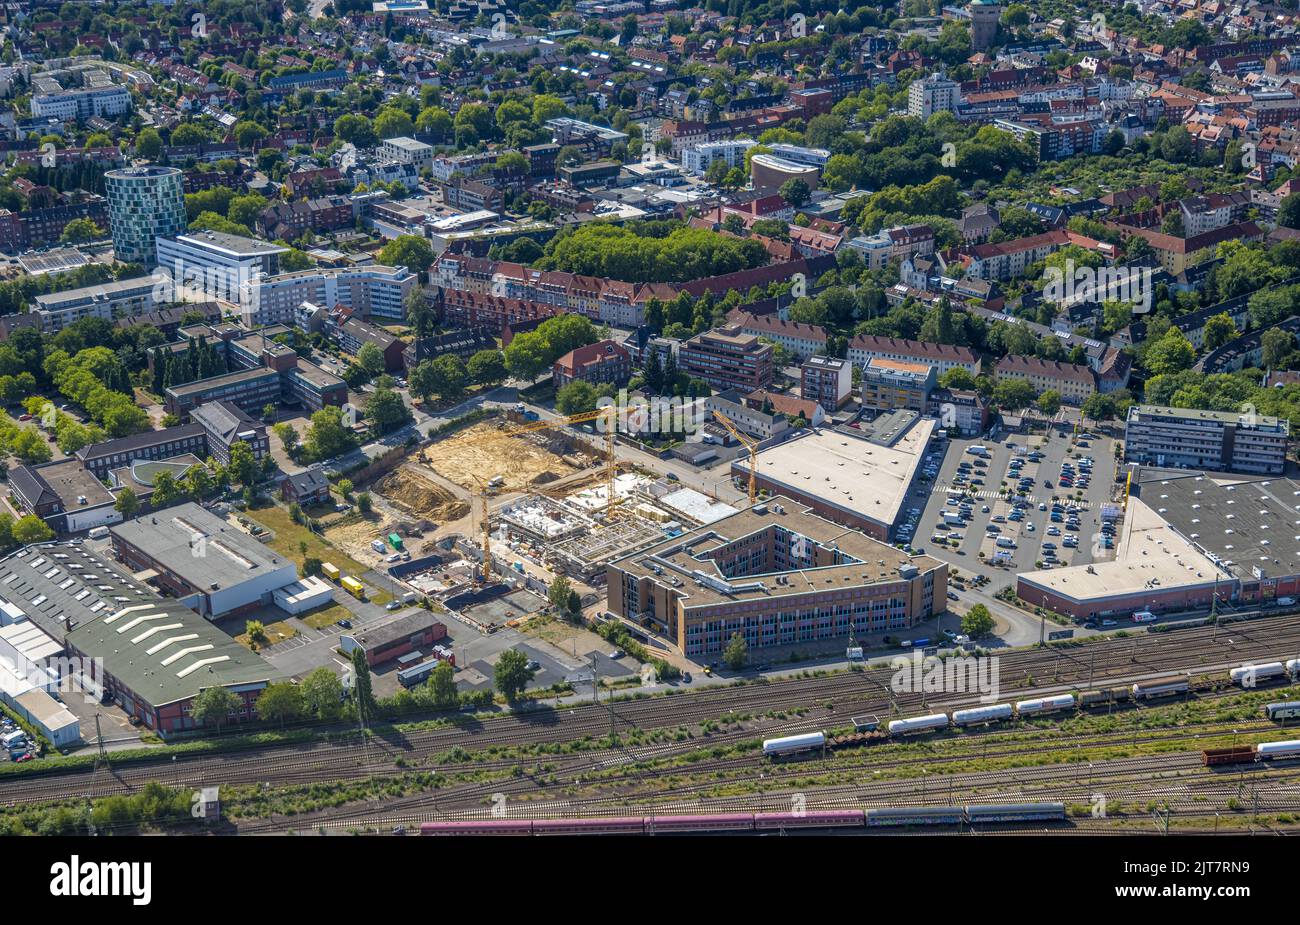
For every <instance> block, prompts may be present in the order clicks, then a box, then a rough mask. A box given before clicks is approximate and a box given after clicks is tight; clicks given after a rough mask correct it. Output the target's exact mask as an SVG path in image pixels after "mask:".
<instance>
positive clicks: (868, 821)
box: [420, 803, 1066, 836]
mask: <svg viewBox="0 0 1300 925" xmlns="http://www.w3.org/2000/svg"><path fill="white" fill-rule="evenodd" d="M1065 819H1066V814H1065V804H1063V803H989V804H972V805H969V806H922V807H885V808H878V809H867V810H861V809H828V810H808V811H807V812H802V813H795V812H789V813H716V814H712V815H698V816H612V817H609V818H607V819H481V820H473V821H466V822H425V823H422V824H421V825H420V834H421V835H433V836H448V835H680V834H688V833H691V832H778V831H783V830H788V829H846V828H884V827H897V826H929V825H978V824H981V823H993V822H1064V821H1065Z"/></svg>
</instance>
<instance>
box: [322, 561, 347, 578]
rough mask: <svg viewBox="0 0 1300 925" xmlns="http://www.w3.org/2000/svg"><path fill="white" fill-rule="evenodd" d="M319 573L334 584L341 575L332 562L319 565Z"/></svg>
mask: <svg viewBox="0 0 1300 925" xmlns="http://www.w3.org/2000/svg"><path fill="white" fill-rule="evenodd" d="M320 573H321V574H322V575H324V576H325V577H326V578H328V579H329V580H330V581H333V582H336V583H337V582H338V580H339V577H340V576H341V575H342V574H343V573H342V572H340V571H339V567H338V566H337V565H335V564H334V563H333V562H322V563H321V564H320Z"/></svg>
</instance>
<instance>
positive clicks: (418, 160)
mask: <svg viewBox="0 0 1300 925" xmlns="http://www.w3.org/2000/svg"><path fill="white" fill-rule="evenodd" d="M380 150H381V151H382V152H383V153H384V154H385V155H386V156H387V157H389V158H390V159H392V160H394V161H397V162H399V163H402V164H410V165H411V166H412V167H414V168H415V170H416V173H419V172H420V171H421V170H424V169H425V168H428V169H429V170H432V169H433V145H426V144H425V143H424V142H422V141H416V140H415V139H414V138H407V137H406V136H404V135H403V136H400V137H397V138H388V139H385V141H384V143H383V144H382V145H381V146H380Z"/></svg>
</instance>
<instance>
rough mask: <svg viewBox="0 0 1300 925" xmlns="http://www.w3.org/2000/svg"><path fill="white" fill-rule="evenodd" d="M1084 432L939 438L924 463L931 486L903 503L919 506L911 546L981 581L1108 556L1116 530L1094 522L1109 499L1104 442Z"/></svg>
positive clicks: (1109, 453) (1064, 428) (1062, 427)
mask: <svg viewBox="0 0 1300 925" xmlns="http://www.w3.org/2000/svg"><path fill="white" fill-rule="evenodd" d="M1087 436H1088V435H1087V433H1086V432H1085V431H1081V432H1080V436H1079V437H1078V438H1076V437H1075V435H1074V433H1073V425H1070V424H1058V425H1054V426H1053V428H1052V429H1051V430H1050V431H1049V432H1048V433H1046V434H1044V433H1042V432H1039V433H1035V434H1032V435H1029V436H1025V435H1015V434H1013V435H1001V436H1000V437H999V438H998V439H997V440H993V439H990V438H989V437H988V435H984V436H983V437H981V438H964V439H954V440H951V441H948V444H947V446H946V448H944V449H943V450H940V451H939V452H940V453H941V454H942V455H941V456H939V455H938V454H937V453H936V454H935V457H936V458H935V459H934V460H933V461H932V462H928V463H926V466H927V468H926V471H927V472H929V473H933V480H931V481H923V482H920V483H919V484H918V485H917V486H916V488H915V489H914V490H913V492H912V494H911V495H910V496H909V498H908V503H907V507H908V510H909V512H910V511H915V510H917V509H919V510H920V514H919V515H917V516H916V517H915V523H916V526H915V528H914V529H915V532H914V534H913V536H912V537H911V544H912V546H913V547H916V548H920V549H924V550H925V552H926V553H928V554H930V555H933V556H936V557H937V558H940V559H943V560H945V561H947V562H949V563H952V564H954V565H957V566H959V567H961V568H962V569H964V570H967V571H970V572H974V573H976V574H986V575H988V576H989V577H990V578H996V577H997V573H998V572H1001V573H1003V576H1004V578H1005V577H1009V575H1010V574H1014V573H1015V572H1017V571H1027V570H1030V569H1036V568H1038V569H1041V568H1054V567H1061V566H1065V565H1082V564H1088V563H1091V562H1094V561H1099V560H1102V559H1105V558H1107V557H1108V556H1110V555H1112V549H1113V539H1112V536H1111V534H1113V532H1114V529H1115V528H1114V527H1110V526H1106V525H1103V523H1102V520H1101V506H1102V504H1103V503H1105V502H1107V501H1109V500H1110V499H1111V492H1112V483H1113V477H1114V456H1113V452H1114V450H1113V445H1112V442H1111V440H1109V439H1108V438H1104V437H1100V436H1095V437H1094V438H1093V439H1086V437H1087ZM975 447H983V448H984V452H983V453H977V452H973V451H972V449H973V448H975ZM1006 489H1010V493H1009V494H1008V493H1007V491H1006ZM906 538H907V534H906V530H904V531H903V533H902V534H900V539H906Z"/></svg>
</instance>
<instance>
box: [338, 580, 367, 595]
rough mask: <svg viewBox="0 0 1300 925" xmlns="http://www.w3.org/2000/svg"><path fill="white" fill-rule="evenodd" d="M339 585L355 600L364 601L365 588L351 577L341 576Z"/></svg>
mask: <svg viewBox="0 0 1300 925" xmlns="http://www.w3.org/2000/svg"><path fill="white" fill-rule="evenodd" d="M341 584H342V585H343V588H344V590H346V591H347V592H348V593H349V594H351V595H352V596H353V597H355V598H356V599H357V600H359V601H364V600H365V599H366V586H365V585H363V584H362V583H361V582H359V581H357V579H355V578H353V577H352V576H351V575H345V576H343V581H342V582H341Z"/></svg>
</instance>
